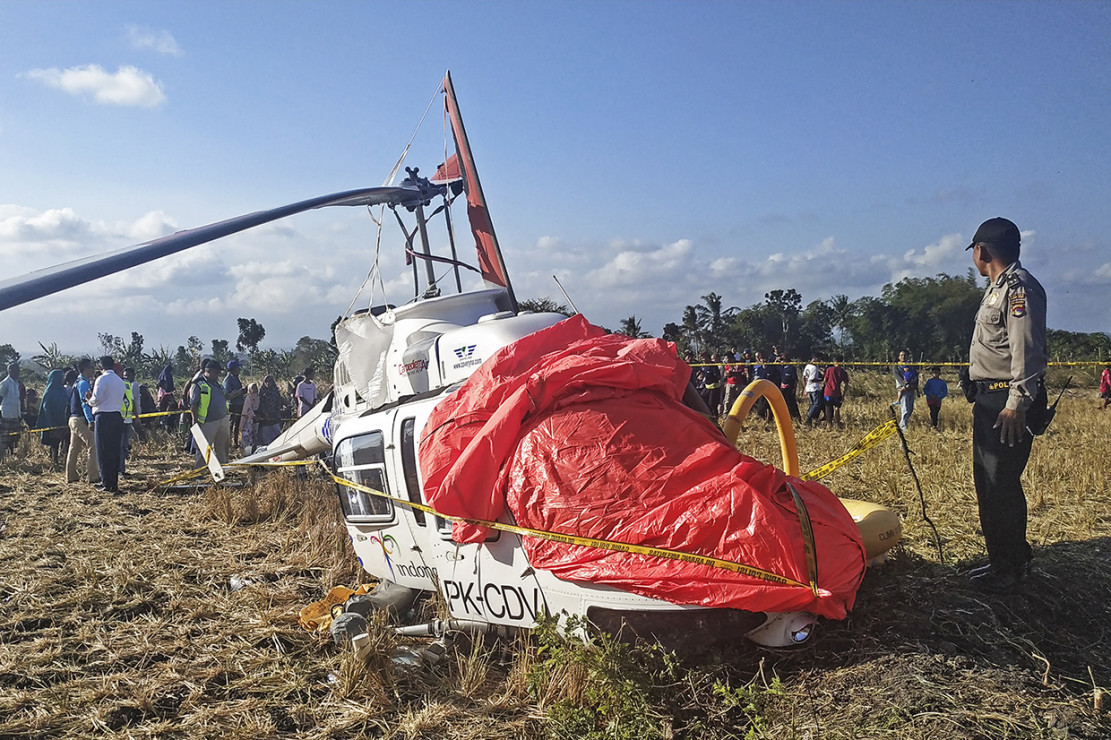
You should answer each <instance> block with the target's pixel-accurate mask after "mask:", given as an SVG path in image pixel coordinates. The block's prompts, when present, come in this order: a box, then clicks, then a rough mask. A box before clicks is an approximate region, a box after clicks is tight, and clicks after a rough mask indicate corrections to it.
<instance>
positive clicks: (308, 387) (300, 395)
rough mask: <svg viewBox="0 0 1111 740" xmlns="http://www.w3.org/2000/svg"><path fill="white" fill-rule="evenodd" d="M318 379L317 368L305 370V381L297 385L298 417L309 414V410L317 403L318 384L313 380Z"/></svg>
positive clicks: (295, 393) (295, 392)
mask: <svg viewBox="0 0 1111 740" xmlns="http://www.w3.org/2000/svg"><path fill="white" fill-rule="evenodd" d="M315 377H316V368H314V367H307V368H305V379H304V380H302V381H301V382H300V383H298V384H297V389H296V391H294V395H296V396H297V417H298V418H300V417H302V416H304V415H305V414H307V413H309V409H311V408H312V407H313V404H315V403H316V383H314V382H313V379H314V378H315Z"/></svg>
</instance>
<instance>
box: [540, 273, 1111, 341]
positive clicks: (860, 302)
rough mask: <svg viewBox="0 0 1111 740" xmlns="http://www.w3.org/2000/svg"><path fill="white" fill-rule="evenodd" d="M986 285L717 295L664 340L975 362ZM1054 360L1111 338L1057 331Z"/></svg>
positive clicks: (965, 282)
mask: <svg viewBox="0 0 1111 740" xmlns="http://www.w3.org/2000/svg"><path fill="white" fill-rule="evenodd" d="M985 285H986V284H985V283H984V282H983V281H982V280H980V279H979V277H978V276H977V275H976V273H975V272H974V271H972V270H971V269H970V270H969V271H968V273H967V274H966V275H964V276H953V275H946V274H939V275H936V276H935V277H924V278H904V279H903V280H900V281H899V282H897V283H888V284H887V285H884V286H883V289H882V291H881V292H880V295H879V296H863V297H861V298H858V299H856V300H855V301H854V300H849V297H848V296H846V295H835V296H833V297H832V298H830V299H828V300H813V301H810V302H809V303H807V304H805V305H804V304H803V297H802V295H801V294H800V293H799V292H798V291H797V290H795V289H794V288H788V289H786V290H781V289H777V290H772V291H769V292H767V293H765V294H764V300H763V301H762V302H760V303H755V304H753V305H751V306H748V307H747V308H739V307H737V306H728V307H727V303H726V298H725V297H724V296H721V295H719V294H717V293H714V292H711V293H708V294H706V295H704V296H702V300H701V302H700V303H696V304H692V305H688V306H686V307H685V308H684V309H683V313H682V316H680V317H677V318H678V320H677V321H670V322H667V323H666V324H664V326H663V330H662V332H661V334H660V336H661V337H662V338H663V339H666V340H668V341H671V342H675V343H676V344H677V345H678V347H679V351H680V353H687V352H691V353H696V354H697V353H700V352H703V351H707V352H716V353H718V354H721V353H723V352H726V351H729V350H732V349H734V348H735V349H738V350H743V349H746V348H748V349H752V350H753V351H757V350H759V351H763V352H765V353H766V352H767V351H768V350H770V349H771V347H773V346H775V347H778V348H779V349H780V351H784V352H786V353H787V354H788V355H790V356H791V357H793V358H796V359H808V358H809V357H810V356H811V355H812V354H813V353H819V354H823V355H825V356H827V357H832V356H834V355H837V354H843V355H844V356H845V357H846V358H848V359H850V360H852V361H857V362H890V361H893V360H894V359H895V358H896V357H897V356H898V353H899V350H901V349H909V350H910V352H911V355H912V357H915V358H919V359H925V360H929V361H931V362H964V361H967V360H968V343H969V340H970V339H971V337H972V329H973V325H974V323H975V317H976V311H977V309H978V308H979V305H980V300H981V298H982V297H983V292H984V288H985ZM521 305H522V307H523V308H527V309H529V310H542V311H557V312H560V313H566V314H570V313H571V312H570V310H569V309H567V307H566V306H564V305H561V304H557V303H555V302H553V301H551V300H550V299H547V298H544V299H539V300H533V301H523V302H522V304H521ZM616 331H617V332H618V333H621V334H625V335H627V336H631V337H637V338H643V337H650V336H652V334H650V333H649V332H647V331H645V330H644V328H643V326H642V322H641V320H640V319H638V318H637V317H636V315H633V316H629V317H627V318H625V319H623V320H622V321H621V324H620V326H618V328H617V329H616ZM1047 339H1048V344H1049V351H1050V358H1051V359H1052V360H1055V361H1084V360H1088V361H1091V360H1096V361H1102V360H1108V359H1111V336H1109V335H1107V334H1105V333H1101V332H1093V333H1083V332H1071V331H1063V330H1059V329H1050V330H1049V332H1048V338H1047Z"/></svg>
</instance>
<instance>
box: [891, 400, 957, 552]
mask: <svg viewBox="0 0 1111 740" xmlns="http://www.w3.org/2000/svg"><path fill="white" fill-rule="evenodd" d="M891 416H892V417H893V418H894V419H895V421H896V424H895V431H896V432H898V433H899V442H900V443H901V444H902V445H903V456H904V457H906V459H907V467H908V468H910V477H911V478H913V479H914V487H915V488H917V489H918V500H919V501H921V502H922V518H923V519H925V520H926V524H929V525H930V529H932V530H933V531H934V545H936V546H937V557H938V559H939V560H940V561H941V564H942V565H945V553H944V552H943V551H942V549H941V535H939V534H938V533H937V527H935V526H934V523H933V522H932V521H931V520H930V517H929V515H928V514H927V513H926V496H925V494H923V493H922V484H921V483H919V482H918V473H916V472H914V464H913V463H912V462H911V461H910V448H909V447H907V438H906V436H905V435H904V434H903V430H902V428H901V427H900V426H899V424H898V420H899V413H898V412H897V411H896V410H895V407H894V406H892V407H891Z"/></svg>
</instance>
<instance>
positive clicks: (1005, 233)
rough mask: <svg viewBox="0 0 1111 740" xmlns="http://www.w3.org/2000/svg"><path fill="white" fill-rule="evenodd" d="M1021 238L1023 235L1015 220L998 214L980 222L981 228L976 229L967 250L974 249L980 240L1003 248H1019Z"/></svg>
mask: <svg viewBox="0 0 1111 740" xmlns="http://www.w3.org/2000/svg"><path fill="white" fill-rule="evenodd" d="M1021 240H1022V237H1021V235H1020V234H1019V233H1018V227H1017V226H1015V224H1014V221H1010V220H1008V219H1005V218H1000V217H998V216H997V217H995V218H989V219H988V220H987V221H985V222H983V223H982V224H980V228H978V229H976V236H974V237H972V243H971V244H969V245H968V246H967V247H965V250H969V249H972V247H974V246H976V245H977V244H978V243H980V242H987V243H988V244H994V245H996V246H999V247H1002V248H1003V249H1018V245H1019V242H1020V241H1021Z"/></svg>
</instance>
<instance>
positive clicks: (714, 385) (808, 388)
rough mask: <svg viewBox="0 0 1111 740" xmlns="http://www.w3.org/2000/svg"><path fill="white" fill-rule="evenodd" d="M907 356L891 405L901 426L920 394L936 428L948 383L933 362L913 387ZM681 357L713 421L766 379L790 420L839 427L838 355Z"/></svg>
mask: <svg viewBox="0 0 1111 740" xmlns="http://www.w3.org/2000/svg"><path fill="white" fill-rule="evenodd" d="M909 358H910V353H909V352H907V351H906V350H903V351H901V352H899V359H898V362H897V364H896V365H895V366H894V368H893V374H894V379H895V395H896V397H895V401H894V402H893V403H892V406H895V407H897V408H898V409H899V413H898V424H899V427H900V428H901V429H906V427H907V422H908V421H909V420H910V417H911V414H912V413H913V411H914V399H915V398H916V397H917V396H918V395H919V394H922V395H925V397H926V404H927V406H928V407H929V410H930V425H931V426H932V427H933V428H934V429H937V428H938V423H939V414H940V411H941V402H942V400H943V399H944V398H945V397H946V396H948V395H949V387H948V385H947V384H946V382H945V381H944V380H942V379H941V367H940V366H934V367H932V368H930V378H929V379H928V380H927V381H926V382H925V384H924V385H923V386H922V387H921V388H919V376H918V369H917V368H916V367H915V366H914V365H912V364H910V362H909ZM684 359H685V360H686V361H687V363H688V364H690V365H691V384H692V385H693V386H694V388H695V390H696V391H697V392H698V395H699V396H700V397H701V399H702V401H703V403H705V404H706V407H707V409H708V411H709V413H710V415H711V416H712V417H713V418H715V419H717V418H720V417H722V416H725V415H727V414H729V413H730V412H731V411H732V409H733V407H734V405H735V404H736V402H737V399H738V397H739V396H740V394H741V391H742V390H744V388H745V386H747V385H748V384H749V383H751V382H753V381H754V380H766V381H768V382H769V383H771V384H772V385H773V386H774V387H775V388H777V389H778V390H779V392H780V394H781V395H782V397H783V401H784V404H785V406H786V408H787V413H788V415H789V416H790V417H791V418H792V419H794V420H796V421H799V422H802V423H805V424H806V425H807V426H813V425H815V424H821V423H823V422H824V423H825V424H826V425H828V426H834V425H836V426H838V427H843V426H844V424H843V423H842V421H841V406H842V404H843V403H844V399H845V394H846V392H847V390H848V387H849V372H848V370H846V369H845V368H844V366H843V363H844V362H845V358H844V356H842V355H836V356H834V357H833V359H832V361H828V360H827V359H826V358H825V357H823V356H822V355H821V354H818V353H815V354H814V355H813V356H812V357H811V358H810V362H808V363H806V365H805V366H804V367H803V369H802V373H801V375H800V374H799V370H798V367H797V366H796V365H795V364H794V363H793V362H792V360H791V358H790V356H788V354H787V353H786V352H780V351H779V349H778V348H777V347H772V351H771V354H769V355H767V356H765V355H764V354H763V353H762V352H755V353H754V352H752V351H751V350H749V349H745V350H744V351H743V352H738V351H737V350H736V349H732V350H730V351H729V352H724V353H721V354H720V355H719V354H718V353H715V352H708V351H707V352H701V353H700V354H699V355H698V356H697V357H695V356H694V355H691V354H688V355H687V356H686V357H685V358H684ZM1104 375H1105V376H1107V381H1106V385H1107V396H1105V398H1107V399H1108V403H1111V373H1109V372H1108V371H1106V370H1105V371H1104ZM800 383H801V388H800ZM800 390H801V392H802V394H803V398H805V399H806V401H807V402H808V406H807V409H806V414H805V417H804V416H803V414H802V411H801V410H800V407H799V391H800ZM1103 392H1104V383H1103V381H1102V380H1101V385H1100V393H1101V395H1102V394H1103ZM750 413H752V414H754V415H755V416H757V417H759V418H763V419H765V420H768V421H771V420H772V418H773V412H772V406H771V404H770V403H769V402H768V400H767V399H766V398H765V397H763V396H760V397H758V398H757V400H756V402H755V403H754V405H753V407H752V409H751V412H750Z"/></svg>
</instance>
